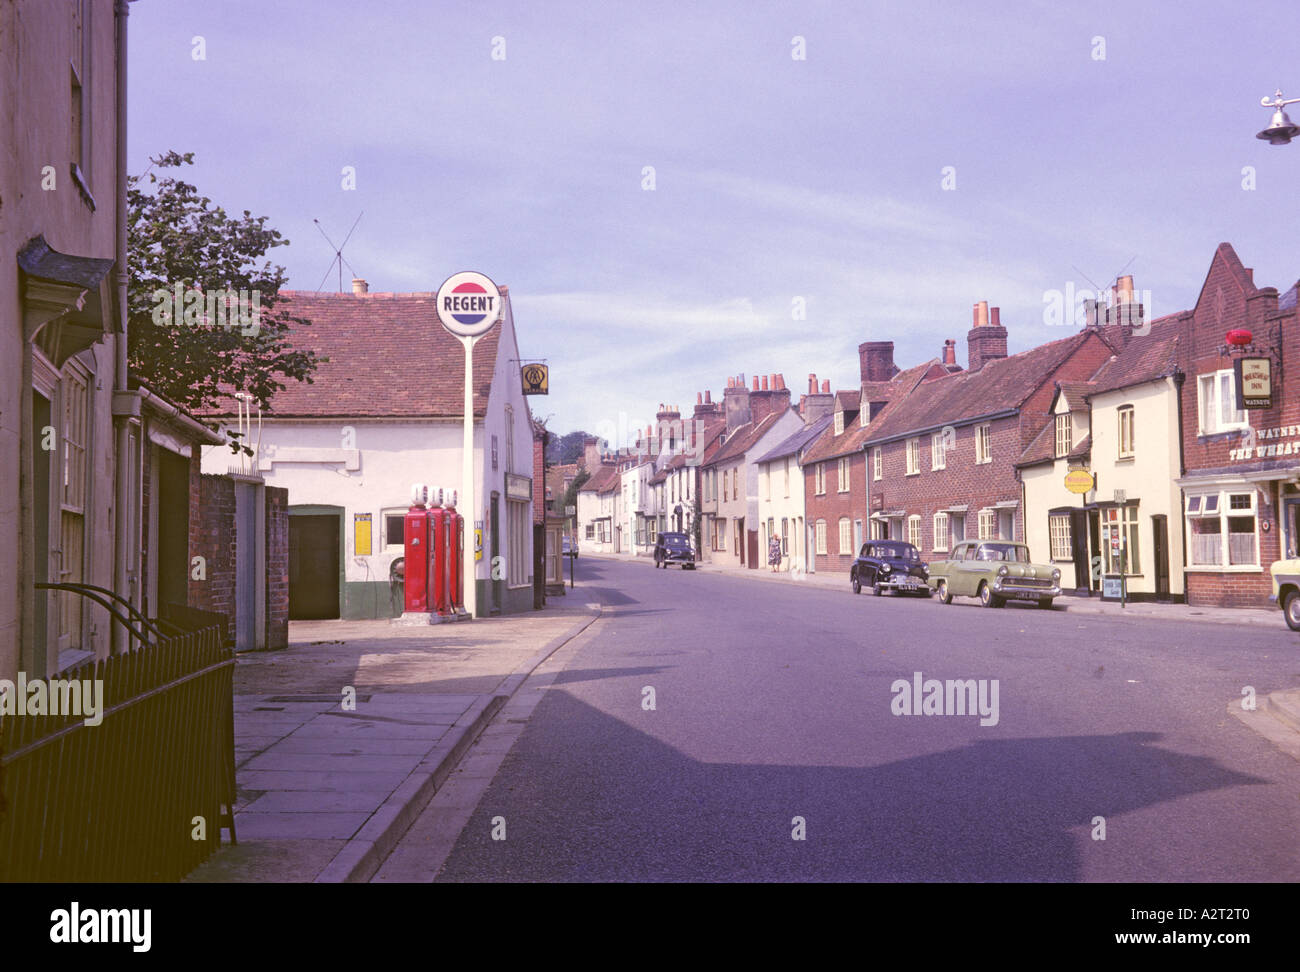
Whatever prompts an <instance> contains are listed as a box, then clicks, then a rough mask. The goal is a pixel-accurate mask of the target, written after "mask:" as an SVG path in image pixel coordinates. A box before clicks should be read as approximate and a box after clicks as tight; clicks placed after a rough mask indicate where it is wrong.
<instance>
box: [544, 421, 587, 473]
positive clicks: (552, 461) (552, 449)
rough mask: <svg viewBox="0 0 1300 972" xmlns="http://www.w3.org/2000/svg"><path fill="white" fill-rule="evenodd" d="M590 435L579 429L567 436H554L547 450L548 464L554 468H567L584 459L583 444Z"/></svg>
mask: <svg viewBox="0 0 1300 972" xmlns="http://www.w3.org/2000/svg"><path fill="white" fill-rule="evenodd" d="M589 435H590V433H588V432H583V431H582V430H581V429H579V430H578V431H576V432H570V433H568V434H567V435H554V434H553V435H552V436H551V441H550V444H549V445H548V447H547V449H546V462H547V464H549V465H552V466H565V465H568V464H569V463H571V462H577V461H578V460H580V459H581V458H582V451H583V443H584V442H585V440H586V439H587V437H588V436H589Z"/></svg>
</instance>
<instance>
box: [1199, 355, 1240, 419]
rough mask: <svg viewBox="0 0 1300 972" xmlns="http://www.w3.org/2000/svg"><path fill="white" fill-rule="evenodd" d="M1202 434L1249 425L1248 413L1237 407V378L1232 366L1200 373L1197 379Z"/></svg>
mask: <svg viewBox="0 0 1300 972" xmlns="http://www.w3.org/2000/svg"><path fill="white" fill-rule="evenodd" d="M1196 390H1197V405H1198V409H1199V414H1200V433H1201V435H1213V434H1215V433H1216V432H1229V431H1233V430H1235V429H1244V428H1247V427H1248V426H1249V424H1250V423H1249V422H1248V421H1247V420H1246V413H1245V412H1244V411H1241V410H1240V409H1238V408H1236V407H1235V406H1236V404H1237V398H1236V389H1235V378H1234V376H1233V372H1232V369H1231V368H1228V369H1225V370H1223V371H1215V372H1212V373H1210V374H1208V375H1200V376H1199V377H1198V378H1197V380H1196Z"/></svg>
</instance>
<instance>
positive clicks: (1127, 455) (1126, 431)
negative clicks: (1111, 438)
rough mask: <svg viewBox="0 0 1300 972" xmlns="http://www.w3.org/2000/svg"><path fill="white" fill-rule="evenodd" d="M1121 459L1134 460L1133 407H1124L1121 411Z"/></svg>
mask: <svg viewBox="0 0 1300 972" xmlns="http://www.w3.org/2000/svg"><path fill="white" fill-rule="evenodd" d="M1119 457H1120V458H1121V459H1132V458H1133V406H1132V405H1124V406H1121V408H1120V410H1119Z"/></svg>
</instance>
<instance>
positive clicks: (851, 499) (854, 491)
mask: <svg viewBox="0 0 1300 972" xmlns="http://www.w3.org/2000/svg"><path fill="white" fill-rule="evenodd" d="M845 458H847V459H848V461H849V489H848V492H846V493H841V492H839V458H838V457H836V458H832V459H826V460H823V463H824V468H825V470H826V478H825V482H826V492H825V493H824V494H821V495H818V494H817V492H816V490H817V485H816V483H817V480H816V472H815V469H816V466H817V463H810V464H809V465H807V466H804V467H803V476H804V509H805V511H806V517H807V520H806V522H807V523H808V525H810V526H812V527H813V528H814V530H815V529H816V524H817V521H818V520H825V521H826V553H824V554H819V553H816V550H817V547H816V534H815V532H814V534H813V538H812V544H811V546H810V547H809V551H810V552H811V553H812V556H813V561H812V562H813V565H814V568H815V569H816V570H817V571H819V572H823V571H828V572H837V571H838V572H842V573H844V574H845V575H847V574H848V571H849V568H850V567H852V566H853V559H854V555H855V554H856V553H857V551H856V550H844V551H841V550H840V548H839V545H840V518H841V517H848V518H849V520H850V522H852V521H853V520H861V521H862V536H863V537H864V538H866V537H868V536H870V535H871V527H870V524H869V520H868V519H867V500H866V480H865V479H864V478H863V477H864V476H865V475H866V465H865V460H864V458H863V455H862V453H860V452H858V453H854V454H852V455H849V456H847V457H845ZM851 530H852V527H850V531H851ZM850 537H852V533H851V532H850Z"/></svg>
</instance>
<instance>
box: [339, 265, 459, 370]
mask: <svg viewBox="0 0 1300 972" xmlns="http://www.w3.org/2000/svg"><path fill="white" fill-rule="evenodd" d="M352 293H354V294H356V295H357V296H358V297H359V296H361V295H362V294H368V293H370V284H368V283H366V282H365V281H364V280H362V279H361V278H360V277H353V278H352ZM461 384H462V385H463V384H464V382H463V381H462V382H461Z"/></svg>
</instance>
